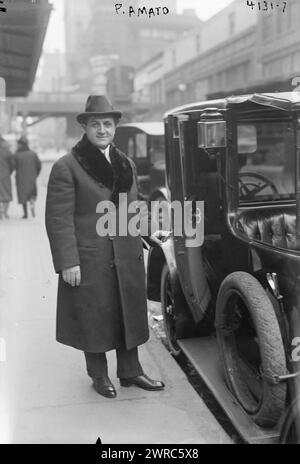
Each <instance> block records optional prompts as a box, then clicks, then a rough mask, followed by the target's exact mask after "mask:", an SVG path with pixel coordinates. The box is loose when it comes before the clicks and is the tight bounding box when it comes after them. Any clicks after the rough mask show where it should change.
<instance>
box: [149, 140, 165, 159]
mask: <svg viewBox="0 0 300 464" xmlns="http://www.w3.org/2000/svg"><path fill="white" fill-rule="evenodd" d="M150 158H151V161H152V163H156V162H158V161H163V160H164V159H165V138H164V136H163V135H152V136H151V137H150Z"/></svg>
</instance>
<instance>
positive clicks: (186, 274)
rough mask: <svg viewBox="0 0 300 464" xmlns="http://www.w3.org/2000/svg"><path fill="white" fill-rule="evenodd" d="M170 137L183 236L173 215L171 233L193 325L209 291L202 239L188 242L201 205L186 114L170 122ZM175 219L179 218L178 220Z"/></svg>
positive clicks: (174, 190)
mask: <svg viewBox="0 0 300 464" xmlns="http://www.w3.org/2000/svg"><path fill="white" fill-rule="evenodd" d="M170 123H171V124H170V126H171V127H172V129H171V137H172V152H173V153H172V155H173V156H171V157H170V158H171V166H170V168H171V172H172V175H171V179H170V184H171V185H170V188H171V200H172V202H173V201H178V202H179V203H180V204H181V205H182V212H183V220H182V226H183V227H182V235H179V234H178V235H176V234H175V229H176V225H177V224H176V223H175V221H176V216H175V215H174V221H173V232H174V247H175V253H176V263H177V267H178V273H179V277H180V282H181V285H182V289H183V292H184V294H185V296H186V299H187V301H188V304H189V306H190V309H191V312H192V314H193V317H194V320H195V322H196V323H197V322H199V321H201V320H202V319H203V317H204V314H205V312H206V309H207V307H208V304H209V301H210V297H211V295H210V290H209V286H208V282H207V279H206V276H205V271H204V266H203V258H202V240H200V241H197V240H196V241H194V240H192V239H191V236H190V232H191V226H192V227H193V229H195V228H197V230H198V232H199V231H200V235H201V234H202V239H203V238H204V237H203V234H204V231H203V217H204V215H203V203H201V201H198V199H197V197H196V196H195V195H194V193H193V190H192V189H191V184H190V181H191V179H190V170H191V169H193V168H192V166H193V163H192V162H191V153H192V150H191V146H192V144H193V138H194V136H195V135H196V132H194V131H196V130H197V128H196V123H195V121H192V120H191V119H190V117H189V115H188V114H184V115H177V116H175V117H172V118H171V120H170ZM177 220H178V218H177Z"/></svg>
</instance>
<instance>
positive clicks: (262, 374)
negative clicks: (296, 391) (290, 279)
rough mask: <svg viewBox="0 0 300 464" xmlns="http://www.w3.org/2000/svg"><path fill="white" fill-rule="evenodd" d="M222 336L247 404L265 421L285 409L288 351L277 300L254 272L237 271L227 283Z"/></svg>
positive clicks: (220, 313) (219, 322)
mask: <svg viewBox="0 0 300 464" xmlns="http://www.w3.org/2000/svg"><path fill="white" fill-rule="evenodd" d="M216 327H217V338H218V344H219V348H220V355H221V359H222V365H223V366H224V372H225V377H226V381H227V384H228V386H229V388H230V390H231V391H232V393H233V394H234V395H235V397H236V398H237V399H238V401H239V402H240V404H241V405H242V407H243V408H244V410H245V411H246V412H247V413H248V414H249V415H250V416H251V417H252V419H253V420H254V422H255V423H256V424H258V425H260V426H262V427H273V426H274V425H276V424H277V422H278V420H279V418H280V417H281V415H282V414H283V411H284V407H285V400H286V385H285V384H282V383H276V378H277V376H280V375H284V374H286V359H285V352H284V347H283V342H282V337H281V333H280V328H279V324H278V321H277V318H276V314H275V311H274V308H273V305H272V303H271V301H270V299H269V298H268V296H267V294H266V292H265V290H264V289H263V287H262V286H261V284H260V283H259V282H258V281H257V280H256V279H255V278H254V277H253V276H251V275H250V274H247V273H245V272H235V273H233V274H230V275H229V276H228V277H227V278H226V279H225V280H224V281H223V283H222V285H221V288H220V290H219V293H218V298H217V307H216Z"/></svg>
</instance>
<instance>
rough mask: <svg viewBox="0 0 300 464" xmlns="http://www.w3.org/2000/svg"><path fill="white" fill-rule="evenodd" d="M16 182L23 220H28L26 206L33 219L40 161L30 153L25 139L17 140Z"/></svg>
mask: <svg viewBox="0 0 300 464" xmlns="http://www.w3.org/2000/svg"><path fill="white" fill-rule="evenodd" d="M15 165H16V182H17V192H18V200H19V203H20V204H21V205H22V206H23V212H24V216H23V219H27V218H28V205H27V203H28V202H29V204H30V209H31V215H32V217H35V201H36V199H37V186H36V180H37V178H38V176H39V174H40V171H41V167H42V165H41V161H40V159H39V157H38V155H37V154H36V153H35V152H34V151H31V150H30V148H29V146H28V141H27V139H26V137H24V136H22V137H21V138H20V139H19V140H18V149H17V152H16V154H15Z"/></svg>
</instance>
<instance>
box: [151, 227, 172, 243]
mask: <svg viewBox="0 0 300 464" xmlns="http://www.w3.org/2000/svg"><path fill="white" fill-rule="evenodd" d="M170 235H171V232H169V231H167V230H157V231H156V232H154V234H152V235H151V237H150V239H151V240H152V241H153V242H155V243H157V244H158V245H161V244H162V243H163V242H166V241H167V240H168V238H169V237H170Z"/></svg>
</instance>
